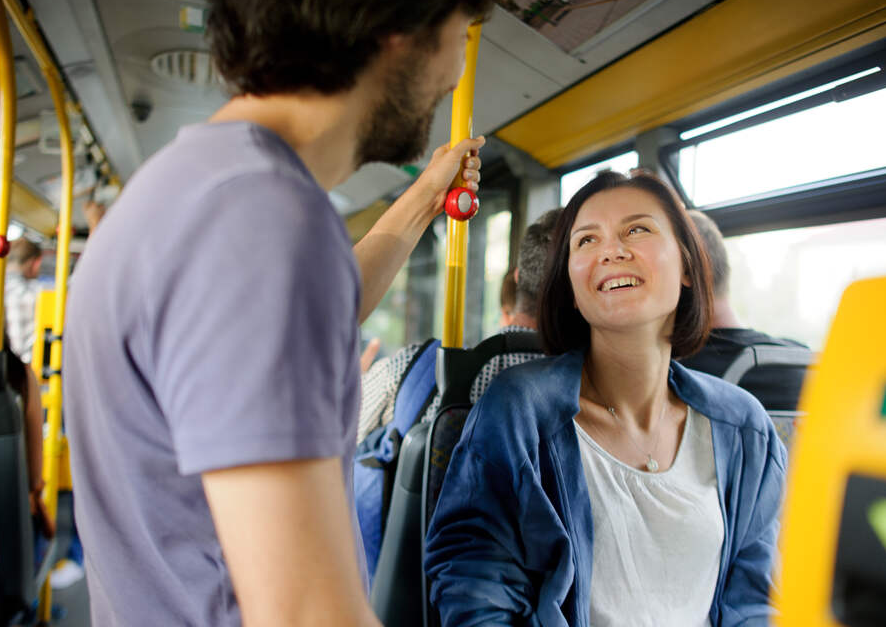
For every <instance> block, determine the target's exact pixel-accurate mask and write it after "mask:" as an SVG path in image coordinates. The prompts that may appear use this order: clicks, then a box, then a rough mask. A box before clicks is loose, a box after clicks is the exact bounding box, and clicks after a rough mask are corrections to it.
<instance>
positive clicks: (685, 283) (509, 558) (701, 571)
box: [425, 172, 785, 627]
mask: <svg viewBox="0 0 886 627" xmlns="http://www.w3.org/2000/svg"><path fill="white" fill-rule="evenodd" d="M548 262H549V263H548V271H547V276H546V279H545V283H544V287H543V293H542V298H541V303H540V311H539V315H540V319H539V331H540V333H541V337H542V341H543V343H544V345H545V348H546V351H547V352H548V354H549V355H551V357H548V358H545V359H541V360H538V361H535V362H531V363H528V364H525V365H522V366H517V367H514V368H511V369H510V370H508V371H506V372H505V373H503V374H502V375H501V376H499V378H498V379H496V381H495V382H493V384H492V386H491V387H490V388H489V390H488V391H487V392H486V395H485V396H484V397H483V398H482V399H480V401H479V402H478V403H477V405H476V406H475V407H474V409H473V411H472V412H471V414H470V416H469V418H468V420H467V423H466V424H465V427H464V432H463V434H462V438H461V441H460V443H459V444H458V446H457V447H456V449H455V451H454V453H453V456H452V461H451V463H450V466H449V469H448V471H447V475H446V479H445V481H444V484H443V488H442V492H441V494H440V499H439V501H438V504H437V508H436V510H435V513H434V516H433V518H432V520H431V524H430V528H429V532H428V538H427V554H426V555H427V559H426V563H425V566H426V569H427V572H428V575H429V577H430V579H431V601H432V603H433V604H434V605H435V606H436V607H437V609H438V610H439V611H440V613H441V616H442V620H443V624H444V625H446V626H449V625H459V626H465V625H480V624H484V625H485V624H489V623H494V624H496V625H516V624H519V625H545V626H548V625H589V624H590V625H594V626H595V627H597V626H607V625H619V626H623V625H631V626H638V625H655V626H657V627H660V626H662V625H674V626H680V627H686V626H690V625H691V626H696V625H736V624H742V625H748V624H754V625H757V624H759V625H765V624H768V620H767V617H768V616H769V614H770V608H769V605H768V593H769V588H770V586H771V583H772V579H771V572H770V571H771V569H772V564H773V559H774V555H775V552H776V547H775V544H776V536H777V534H778V512H779V505H780V502H781V495H782V488H783V484H784V476H785V449H784V446H783V445H782V443H781V441H780V440H779V439H778V436H777V435H776V433H775V430H774V428H773V426H772V424H771V421H770V420H769V418H768V417H767V415H766V413H765V412H764V411H763V408H762V407H761V406H760V404H759V403H758V402H757V401H756V400H755V399H754V398H753V397H752V396H751V395H750V394H748V393H747V392H745V391H744V390H741V389H740V388H738V387H735V386H733V385H730V384H728V383H725V382H723V381H721V380H720V379H716V378H714V377H711V376H708V375H704V374H702V373H699V372H695V371H693V370H687V369H686V368H683V367H682V366H681V365H680V364H678V363H676V362H675V361H673V359H675V358H680V357H684V356H686V355H689V354H691V353H692V352H693V351H695V350H697V349H698V348H699V347H700V346H701V345H702V344H703V343H704V341H705V337H706V335H707V332H708V329H709V326H710V319H711V287H710V269H709V266H708V261H707V257H706V256H705V253H704V252H703V249H702V248H701V247H700V245H699V239H698V235H697V233H696V231H695V228H694V226H693V225H692V224H691V222H690V221H689V219H688V218H687V216H686V212H685V210H684V209H683V208H682V207H681V205H680V203H679V201H678V200H677V199H676V196H675V195H674V194H673V192H672V191H671V190H670V188H669V187H667V185H665V184H664V183H663V182H661V181H660V180H659V179H658V178H656V177H654V176H652V175H650V174H646V173H637V174H635V175H633V176H632V177H630V178H628V177H625V176H623V175H621V174H617V173H613V172H604V173H602V174H600V175H599V176H598V177H597V178H596V179H594V180H593V181H591V182H590V183H588V184H587V185H585V186H584V187H583V188H582V189H581V190H580V191H579V192H578V193H577V194H576V195H575V196H574V197H573V198H572V200H571V201H570V202H569V205H568V206H567V207H566V209H565V210H564V212H563V214H562V215H561V217H560V221H559V224H558V228H557V229H556V233H555V236H554V240H553V242H552V251H551V258H550V259H549V260H548Z"/></svg>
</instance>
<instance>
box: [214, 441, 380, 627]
mask: <svg viewBox="0 0 886 627" xmlns="http://www.w3.org/2000/svg"><path fill="white" fill-rule="evenodd" d="M203 487H204V489H205V491H206V497H207V499H208V501H209V506H210V509H211V510H212V517H213V520H214V521H215V527H216V531H217V533H218V536H219V539H220V541H221V545H222V548H223V550H224V554H225V559H226V561H227V563H228V567H229V569H230V573H231V579H232V581H233V583H234V589H235V591H236V593H237V600H238V602H239V605H240V610H241V613H242V618H243V624H244V625H245V626H246V627H257V626H264V625H275V626H276V625H281V624H285V625H293V626H300V625H306V626H307V625H310V626H314V625H328V626H330V627H335V626H337V625H342V626H345V625H347V626H348V627H351V626H354V625H357V626H360V627H363V626H366V627H380V623H379V622H378V620H377V619H376V618H375V616H374V615H373V613H372V610H371V609H370V607H369V604H368V602H367V600H366V596H365V593H364V591H363V584H362V581H361V578H360V575H359V571H358V568H357V561H356V549H355V546H354V540H353V531H352V529H351V526H350V525H349V524H348V521H349V520H350V519H351V517H350V514H349V511H348V506H347V502H346V499H345V491H344V480H343V478H342V472H341V460H340V459H339V458H327V459H308V460H297V461H289V462H281V463H273V464H258V465H253V466H241V467H237V468H229V469H224V470H217V471H211V472H206V473H204V474H203Z"/></svg>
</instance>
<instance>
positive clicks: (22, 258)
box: [4, 237, 43, 363]
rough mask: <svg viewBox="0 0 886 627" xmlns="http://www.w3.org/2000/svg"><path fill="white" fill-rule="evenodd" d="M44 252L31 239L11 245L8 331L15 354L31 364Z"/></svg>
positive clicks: (8, 282)
mask: <svg viewBox="0 0 886 627" xmlns="http://www.w3.org/2000/svg"><path fill="white" fill-rule="evenodd" d="M42 258H43V251H41V250H40V247H39V246H38V245H37V244H35V243H34V242H32V241H31V240H29V239H27V238H24V237H20V238H18V239H16V240H13V241H12V242H10V243H9V256H8V257H7V260H6V287H5V290H4V293H5V296H4V298H5V300H4V302H5V303H6V330H7V332H8V333H9V345H10V348H11V349H12V351H13V352H14V353H15V354H16V355H18V356H19V357H20V358H21V360H22V361H23V362H25V363H30V362H31V352H32V351H33V350H34V307H36V305H37V293H38V292H39V291H40V286H39V285H38V284H37V280H36V279H37V276H38V275H39V274H40V261H41V259H42Z"/></svg>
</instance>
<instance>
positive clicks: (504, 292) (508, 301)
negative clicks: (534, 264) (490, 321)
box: [498, 267, 517, 327]
mask: <svg viewBox="0 0 886 627" xmlns="http://www.w3.org/2000/svg"><path fill="white" fill-rule="evenodd" d="M516 272H517V268H516V267H514V268H511V269H510V270H508V271H507V273H506V274H505V276H504V278H502V280H501V291H500V293H499V302H500V304H501V318H499V322H498V326H500V327H507V326H510V324H511V321H512V320H513V317H514V307H515V306H516V305H517V279H516V278H515V277H514V274H515V273H516Z"/></svg>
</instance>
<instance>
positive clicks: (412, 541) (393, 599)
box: [370, 332, 542, 627]
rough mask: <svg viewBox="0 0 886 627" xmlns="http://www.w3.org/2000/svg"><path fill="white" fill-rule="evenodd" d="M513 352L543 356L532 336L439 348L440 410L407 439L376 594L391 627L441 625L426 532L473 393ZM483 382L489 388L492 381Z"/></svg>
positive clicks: (377, 608)
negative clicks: (494, 364) (488, 370)
mask: <svg viewBox="0 0 886 627" xmlns="http://www.w3.org/2000/svg"><path fill="white" fill-rule="evenodd" d="M507 353H529V354H532V355H533V357H536V356H537V357H541V356H542V352H541V348H540V345H539V341H538V337H537V335H536V334H535V333H532V332H514V333H504V334H499V335H494V336H492V337H490V338H487V339H486V340H484V341H482V342H481V343H480V344H478V345H477V346H476V347H475V348H473V349H458V348H440V349H438V355H437V386H438V387H439V389H440V390H441V392H442V399H441V402H440V410H439V411H438V413H437V416H436V417H435V418H434V420H433V421H431V422H430V423H422V424H417V425H415V426H413V427H412V428H411V429H410V430H409V432H408V433H407V434H406V437H405V438H404V439H403V443H402V445H401V448H400V462H399V464H398V466H397V472H396V475H395V478H394V488H393V490H392V492H391V505H390V509H389V512H388V520H387V523H386V525H385V533H384V538H383V540H382V546H381V551H380V553H379V559H378V566H377V569H376V571H375V579H374V580H373V587H372V591H371V593H370V602H371V604H372V608H373V610H374V611H375V613H376V615H377V616H378V618H379V620H380V621H381V622H382V624H384V625H386V626H387V627H400V626H403V627H405V626H409V627H414V626H415V625H435V624H439V620H438V619H437V616H436V612H433V611H432V608H431V607H430V605H429V603H428V595H427V581H426V579H425V575H424V545H425V542H424V539H425V535H426V531H427V525H428V522H429V520H430V514H432V513H433V508H434V505H435V504H436V501H437V496H438V495H439V492H440V486H441V485H442V483H443V476H444V474H445V472H446V466H447V465H448V463H449V456H450V455H451V453H452V449H453V448H455V445H456V444H457V443H458V440H459V437H460V436H461V429H462V427H463V426H464V423H465V419H466V418H467V415H468V413H469V412H470V408H471V402H470V393H471V387H472V385H473V384H474V381H475V379H477V378H478V376H480V375H481V373H482V371H483V367H484V366H485V365H486V364H487V363H488V362H489V360H490V359H492V358H494V357H497V356H499V355H503V354H507ZM479 380H480V384H481V387H482V388H483V389H485V385H488V383H489V381H486V380H484V379H483V378H482V377H481V378H480V379H479ZM481 391H482V390H481Z"/></svg>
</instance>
